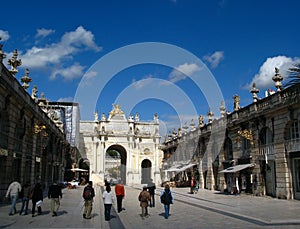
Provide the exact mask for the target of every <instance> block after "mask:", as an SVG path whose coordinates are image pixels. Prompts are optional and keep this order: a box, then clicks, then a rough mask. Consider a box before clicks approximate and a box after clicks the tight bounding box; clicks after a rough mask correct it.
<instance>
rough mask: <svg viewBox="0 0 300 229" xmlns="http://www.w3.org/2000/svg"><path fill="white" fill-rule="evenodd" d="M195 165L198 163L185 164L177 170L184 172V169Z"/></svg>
mask: <svg viewBox="0 0 300 229" xmlns="http://www.w3.org/2000/svg"><path fill="white" fill-rule="evenodd" d="M194 165H196V164H188V165H185V166H183V167H181V168H179V169H178V170H177V171H176V172H182V171H184V170H187V169H189V168H191V167H193V166H194Z"/></svg>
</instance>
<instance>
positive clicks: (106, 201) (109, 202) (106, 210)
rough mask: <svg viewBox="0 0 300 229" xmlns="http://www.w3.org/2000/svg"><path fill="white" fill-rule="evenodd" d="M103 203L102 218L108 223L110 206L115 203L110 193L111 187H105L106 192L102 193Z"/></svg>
mask: <svg viewBox="0 0 300 229" xmlns="http://www.w3.org/2000/svg"><path fill="white" fill-rule="evenodd" d="M102 197H103V202H104V216H105V220H106V221H109V220H110V210H111V206H112V204H113V203H114V202H115V198H114V195H113V193H112V192H111V187H110V185H107V186H106V190H105V191H104V192H103V195H102Z"/></svg>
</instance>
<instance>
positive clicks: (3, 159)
mask: <svg viewBox="0 0 300 229" xmlns="http://www.w3.org/2000/svg"><path fill="white" fill-rule="evenodd" d="M17 56H18V54H17V50H15V52H14V54H13V57H12V58H11V59H9V60H8V64H9V65H11V69H10V70H8V69H7V68H6V66H5V65H4V64H3V63H2V61H3V59H4V58H5V54H4V53H3V52H2V45H0V79H1V80H0V180H1V183H0V196H1V197H3V196H4V195H5V193H6V190H7V188H8V186H9V184H10V183H11V182H12V180H13V179H15V178H16V179H18V180H19V181H20V182H21V184H24V183H25V182H29V183H30V184H34V183H36V182H41V184H42V186H43V188H47V187H48V186H49V185H50V184H51V183H52V182H53V181H62V180H64V168H65V163H66V162H65V161H66V160H65V159H66V156H67V155H68V154H69V151H70V144H69V143H68V142H67V141H66V136H65V133H64V131H62V129H61V128H60V126H59V125H57V123H56V122H55V121H54V120H53V119H51V117H50V115H49V113H47V112H45V110H44V107H43V106H41V105H42V104H43V103H44V98H43V96H41V97H40V98H38V96H37V88H36V87H34V88H33V89H32V94H31V95H30V94H29V93H28V92H27V88H28V87H29V82H31V78H30V77H29V70H28V69H26V71H25V75H24V76H23V77H22V78H21V82H22V83H23V84H22V85H21V84H20V82H19V81H18V80H17V79H16V73H17V72H18V70H17V66H20V64H21V60H20V59H17ZM2 199H3V198H1V200H2Z"/></svg>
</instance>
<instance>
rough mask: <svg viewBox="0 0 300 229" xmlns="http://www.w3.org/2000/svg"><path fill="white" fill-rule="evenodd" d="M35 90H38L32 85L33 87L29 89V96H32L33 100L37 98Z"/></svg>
mask: <svg viewBox="0 0 300 229" xmlns="http://www.w3.org/2000/svg"><path fill="white" fill-rule="evenodd" d="M37 92H38V90H37V86H36V85H34V86H33V88H32V90H31V98H33V99H34V100H36V99H37Z"/></svg>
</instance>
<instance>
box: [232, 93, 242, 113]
mask: <svg viewBox="0 0 300 229" xmlns="http://www.w3.org/2000/svg"><path fill="white" fill-rule="evenodd" d="M232 98H233V101H234V106H233V110H234V111H238V110H239V109H241V106H240V100H241V99H240V96H238V95H234V96H233V97H232Z"/></svg>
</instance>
